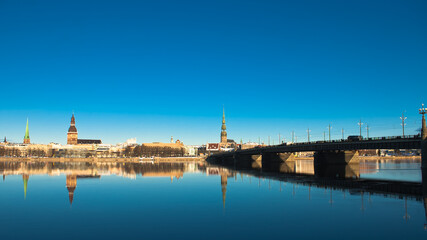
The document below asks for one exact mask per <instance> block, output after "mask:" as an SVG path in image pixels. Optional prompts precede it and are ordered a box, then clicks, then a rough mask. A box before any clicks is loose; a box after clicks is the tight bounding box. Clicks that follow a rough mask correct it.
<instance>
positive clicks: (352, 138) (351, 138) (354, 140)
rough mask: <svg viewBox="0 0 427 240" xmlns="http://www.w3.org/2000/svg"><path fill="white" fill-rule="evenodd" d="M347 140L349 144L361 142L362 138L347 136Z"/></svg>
mask: <svg viewBox="0 0 427 240" xmlns="http://www.w3.org/2000/svg"><path fill="white" fill-rule="evenodd" d="M347 140H348V141H350V142H356V141H362V140H363V138H362V136H357V135H354V136H348V138H347Z"/></svg>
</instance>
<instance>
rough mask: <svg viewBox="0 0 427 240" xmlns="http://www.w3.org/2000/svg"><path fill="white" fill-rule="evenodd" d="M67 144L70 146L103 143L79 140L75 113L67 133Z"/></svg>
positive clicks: (96, 140)
mask: <svg viewBox="0 0 427 240" xmlns="http://www.w3.org/2000/svg"><path fill="white" fill-rule="evenodd" d="M67 144H69V145H77V144H102V141H101V140H99V139H78V132H77V128H76V119H75V118H74V113H73V115H72V116H71V123H70V127H69V128H68V133H67Z"/></svg>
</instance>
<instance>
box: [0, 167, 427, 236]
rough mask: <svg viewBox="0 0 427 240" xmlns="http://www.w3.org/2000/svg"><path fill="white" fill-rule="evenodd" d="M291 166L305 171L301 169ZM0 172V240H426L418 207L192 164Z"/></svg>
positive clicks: (384, 171)
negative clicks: (128, 239) (149, 239)
mask: <svg viewBox="0 0 427 240" xmlns="http://www.w3.org/2000/svg"><path fill="white" fill-rule="evenodd" d="M298 164H299V165H300V166H299V167H298ZM304 164H305V165H304ZM294 168H295V169H299V170H300V171H301V172H303V171H306V172H309V171H310V169H309V168H310V167H309V163H308V162H302V163H298V162H297V163H296V166H294ZM419 169H420V168H419V162H397V163H392V162H383V163H377V162H362V163H361V165H360V169H359V172H357V170H354V169H352V170H351V171H352V174H356V175H357V174H359V177H360V178H381V179H392V178H393V177H395V178H397V179H399V180H402V179H404V180H410V181H414V182H417V181H421V171H420V170H419ZM0 174H1V175H3V180H0V232H1V238H2V239H124V238H156V239H171V238H174V239H269V238H270V239H273V238H287V239H319V238H323V239H343V238H345V239H379V238H386V239H426V237H427V231H426V225H425V224H426V211H425V207H424V202H423V199H416V198H409V197H406V198H405V196H387V197H385V196H382V195H378V194H368V193H361V192H357V191H345V190H334V189H330V188H326V189H325V188H316V187H309V186H305V185H303V184H299V183H294V182H283V181H277V180H269V179H267V178H260V177H254V176H250V175H248V174H244V173H242V172H239V171H232V170H228V169H224V168H220V167H215V166H208V165H205V164H199V163H186V164H182V163H181V164H180V163H175V164H173V163H161V164H160V163H154V164H152V163H141V164H138V163H134V164H123V163H120V164H116V163H114V164H113V163H98V164H92V163H44V162H41V163H40V162H38V163H29V162H27V163H24V162H14V163H11V162H0Z"/></svg>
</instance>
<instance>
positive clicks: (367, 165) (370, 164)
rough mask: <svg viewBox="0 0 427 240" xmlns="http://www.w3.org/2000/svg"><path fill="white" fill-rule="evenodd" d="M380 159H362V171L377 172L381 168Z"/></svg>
mask: <svg viewBox="0 0 427 240" xmlns="http://www.w3.org/2000/svg"><path fill="white" fill-rule="evenodd" d="M379 162H380V161H379V160H376V161H363V160H362V161H360V173H361V174H367V173H377V172H378V169H379V168H380V166H379V165H380V164H379Z"/></svg>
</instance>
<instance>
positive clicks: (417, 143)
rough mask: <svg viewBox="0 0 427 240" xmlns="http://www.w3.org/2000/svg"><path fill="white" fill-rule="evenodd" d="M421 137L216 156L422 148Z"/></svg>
mask: <svg viewBox="0 0 427 240" xmlns="http://www.w3.org/2000/svg"><path fill="white" fill-rule="evenodd" d="M421 141H422V140H421V138H420V137H419V136H410V137H406V138H402V137H388V138H370V139H368V140H361V141H348V140H338V141H317V142H303V143H293V144H288V145H286V144H281V145H274V146H267V147H258V148H250V149H244V150H236V151H232V152H222V153H218V154H215V155H214V156H232V155H234V154H242V155H256V154H262V153H293V152H317V151H336V150H341V151H344V150H362V149H420V148H421Z"/></svg>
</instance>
